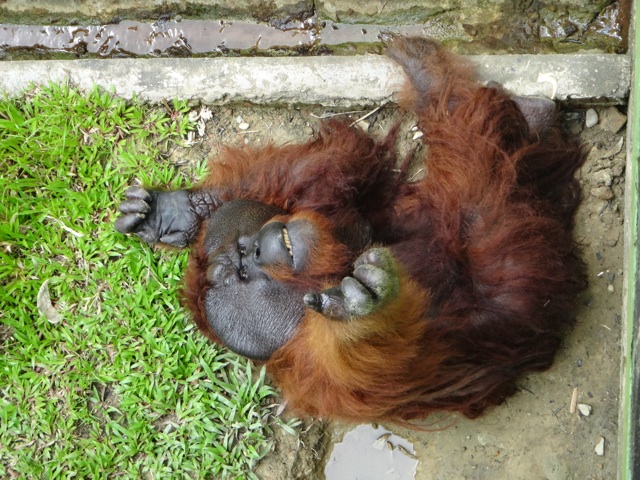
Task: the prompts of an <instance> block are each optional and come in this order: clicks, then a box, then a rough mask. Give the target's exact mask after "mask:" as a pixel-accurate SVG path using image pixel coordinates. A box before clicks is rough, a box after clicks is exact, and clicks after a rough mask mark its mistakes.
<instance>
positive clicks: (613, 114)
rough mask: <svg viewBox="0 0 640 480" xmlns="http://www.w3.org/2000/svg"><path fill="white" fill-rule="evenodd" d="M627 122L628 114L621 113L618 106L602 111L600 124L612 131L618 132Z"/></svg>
mask: <svg viewBox="0 0 640 480" xmlns="http://www.w3.org/2000/svg"><path fill="white" fill-rule="evenodd" d="M625 123H627V117H626V115H624V114H622V113H620V111H619V110H618V109H617V108H616V107H609V108H607V109H606V110H605V111H604V112H602V115H601V118H600V126H601V127H602V128H603V129H604V130H606V131H608V132H611V133H618V132H619V131H620V129H621V128H622V127H624V124H625Z"/></svg>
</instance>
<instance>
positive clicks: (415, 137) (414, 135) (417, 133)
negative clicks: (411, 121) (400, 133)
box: [413, 132, 424, 140]
mask: <svg viewBox="0 0 640 480" xmlns="http://www.w3.org/2000/svg"><path fill="white" fill-rule="evenodd" d="M423 136H424V133H422V132H416V133H414V134H413V139H414V140H417V139H419V138H420V137H423Z"/></svg>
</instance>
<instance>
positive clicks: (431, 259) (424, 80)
mask: <svg viewBox="0 0 640 480" xmlns="http://www.w3.org/2000/svg"><path fill="white" fill-rule="evenodd" d="M390 56H391V57H392V58H394V59H396V60H397V61H398V62H399V63H400V64H401V65H403V66H404V68H405V71H406V72H407V74H408V76H409V79H410V82H409V84H408V85H407V87H406V88H405V90H404V94H403V96H402V105H403V106H404V107H405V108H406V109H408V110H411V111H414V112H416V114H417V115H418V118H419V122H420V127H421V129H422V131H423V132H424V134H425V135H424V139H425V143H426V144H427V145H428V155H427V158H426V159H425V169H426V172H427V173H426V175H425V177H424V178H423V179H422V180H420V181H418V182H415V183H410V182H406V181H404V179H403V178H401V176H400V177H398V175H397V174H394V173H393V172H392V168H393V167H394V164H395V155H394V150H393V144H394V134H393V133H392V134H391V135H390V136H389V137H388V138H387V139H386V140H385V141H383V142H381V143H377V142H374V141H373V140H371V139H370V138H368V137H367V136H366V135H365V134H364V133H363V132H362V131H360V130H358V129H356V128H351V127H349V126H348V125H347V124H345V123H340V122H336V121H330V122H327V123H325V124H324V125H323V126H322V130H321V133H320V135H319V136H318V137H317V138H316V139H314V140H312V141H310V142H309V143H307V144H304V145H289V146H284V147H274V146H269V147H266V148H262V149H258V150H254V149H250V148H242V149H227V150H226V151H225V152H224V154H223V156H222V158H221V159H219V160H218V161H215V162H212V163H211V165H210V170H211V173H210V175H209V177H208V178H207V180H206V181H205V183H204V184H203V185H202V187H201V188H205V189H207V188H210V189H215V191H217V192H222V193H221V199H222V200H223V201H226V200H231V199H235V198H249V199H254V200H259V201H261V202H264V203H269V204H273V205H276V206H278V207H281V208H282V209H284V210H285V211H287V212H288V213H289V214H292V215H303V216H306V218H311V219H312V220H313V219H317V218H319V217H320V216H321V220H319V219H317V220H313V221H314V223H315V224H317V226H318V230H319V231H320V232H323V233H322V235H321V236H322V238H323V240H322V242H321V246H320V249H321V250H322V251H324V252H333V253H329V254H327V253H324V254H319V255H314V256H313V261H312V262H311V264H312V265H311V267H310V268H309V270H307V271H306V272H302V274H300V275H295V274H294V273H292V272H286V271H277V272H276V271H274V272H273V275H274V277H277V278H279V279H280V280H281V281H283V282H285V283H288V284H291V285H292V286H293V288H295V289H298V290H299V291H300V294H301V295H303V294H304V293H305V292H306V291H309V289H316V291H317V289H318V288H323V287H329V286H333V285H337V284H339V282H340V279H341V278H342V277H344V276H345V275H350V274H351V271H352V269H353V265H352V262H353V261H354V260H355V258H356V257H357V256H358V254H359V253H361V252H353V251H345V249H344V247H343V246H342V245H341V244H339V243H338V242H336V241H335V240H332V239H331V236H330V232H329V230H333V231H341V230H344V229H348V228H349V227H350V226H354V225H356V226H357V225H360V224H362V223H363V222H365V223H368V224H370V225H371V227H372V231H373V240H374V242H375V243H377V244H381V245H384V246H387V247H389V248H390V249H391V251H392V252H393V255H394V258H395V259H396V261H397V266H398V271H399V278H400V293H399V295H398V297H397V298H395V299H393V300H392V301H391V302H389V303H388V304H386V305H384V306H383V307H382V308H381V309H380V311H378V312H377V313H376V314H374V315H371V316H369V317H365V318H355V319H352V320H350V321H345V322H341V321H335V320H329V319H327V318H325V317H323V316H322V315H320V314H319V313H316V312H313V311H310V310H309V311H308V312H307V313H306V315H305V317H304V318H303V319H302V322H301V324H300V326H299V328H298V331H297V333H296V334H295V335H294V337H293V338H292V339H291V340H290V341H289V342H288V343H287V344H285V345H284V346H283V347H281V348H280V349H279V350H278V351H277V352H276V353H275V354H274V355H273V356H272V357H271V359H270V360H269V361H268V362H267V364H266V365H267V369H268V372H269V373H270V375H271V376H272V378H273V379H274V381H275V383H276V384H277V385H278V386H279V387H280V388H281V389H282V392H283V395H284V397H285V398H286V399H287V400H288V405H289V406H290V407H292V408H293V409H294V411H296V412H298V413H302V414H310V415H316V416H322V417H334V418H335V417H338V418H344V419H351V420H396V421H404V420H408V419H412V418H415V417H419V416H424V415H426V414H428V413H430V412H433V411H438V410H445V411H454V412H460V413H462V414H464V415H466V416H468V417H476V416H478V415H479V414H481V413H482V412H483V411H484V410H485V409H486V408H487V407H488V406H490V405H496V404H499V403H501V402H502V401H503V400H504V399H505V398H506V397H507V396H509V395H511V394H513V393H515V391H516V380H517V378H518V377H519V376H520V375H521V374H522V373H524V372H527V371H533V370H542V369H545V368H548V367H549V366H550V365H551V363H552V361H553V357H554V354H555V352H556V350H557V348H558V346H559V343H560V339H561V334H562V332H563V329H564V328H565V327H566V326H567V325H569V324H571V322H572V321H573V317H574V314H573V311H574V310H573V304H574V301H575V296H576V295H577V293H578V292H579V291H580V289H581V288H582V278H583V277H582V270H581V262H580V261H579V259H578V257H577V255H576V251H575V245H574V242H573V240H572V236H571V229H572V219H573V214H574V211H575V208H576V206H577V204H578V199H579V186H578V184H577V182H576V180H575V179H574V174H575V171H576V170H577V168H578V167H579V166H580V164H581V163H582V160H583V153H582V151H581V149H580V147H579V145H577V144H576V143H575V142H572V141H569V140H567V139H565V137H564V136H563V134H562V133H561V131H560V130H559V129H558V127H556V126H550V127H549V128H548V129H546V130H545V131H542V132H538V131H536V132H534V131H530V130H529V128H528V126H527V123H526V121H525V119H524V117H523V115H522V113H521V112H520V111H519V110H518V108H517V106H516V105H515V103H514V102H513V101H512V100H511V99H510V98H509V96H508V95H507V94H506V93H505V92H504V91H502V90H500V89H497V88H485V87H482V86H480V85H479V84H478V83H476V82H475V81H474V79H473V73H472V69H471V68H469V67H468V66H467V65H465V64H464V63H463V62H461V61H460V60H458V59H456V58H454V57H453V56H451V55H450V54H449V53H447V52H445V51H444V50H442V49H441V48H439V47H437V46H435V45H434V44H433V43H431V42H428V41H425V40H423V39H398V40H396V41H395V42H394V44H393V45H392V47H391V53H390ZM309 212H311V213H309ZM203 265H204V266H205V267H203ZM204 268H206V254H205V253H204V252H203V250H202V241H200V242H198V243H197V244H196V246H195V247H194V254H193V256H192V259H191V262H190V267H189V273H188V275H187V286H186V293H187V300H188V303H189V306H190V308H191V310H192V311H193V312H194V316H195V319H196V323H197V324H198V326H199V328H200V329H201V330H202V331H203V332H204V333H205V334H207V335H208V336H209V337H210V338H212V339H213V340H216V338H215V335H214V334H213V332H211V331H210V330H209V327H208V326H207V322H206V320H205V315H204V309H203V306H202V293H201V292H202V291H203V290H204V289H205V288H207V284H206V278H205V271H204ZM311 271H312V272H311ZM309 274H310V275H309Z"/></svg>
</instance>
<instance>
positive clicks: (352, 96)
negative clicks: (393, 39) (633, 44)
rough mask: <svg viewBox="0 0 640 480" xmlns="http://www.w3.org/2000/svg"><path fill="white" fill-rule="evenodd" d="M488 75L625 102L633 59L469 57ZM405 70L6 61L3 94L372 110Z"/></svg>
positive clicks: (367, 59)
mask: <svg viewBox="0 0 640 480" xmlns="http://www.w3.org/2000/svg"><path fill="white" fill-rule="evenodd" d="M469 58H471V59H472V60H473V61H474V62H475V63H477V65H478V70H479V74H480V77H481V78H482V79H484V80H494V81H497V82H499V83H501V84H503V85H505V87H507V88H508V89H509V90H511V91H512V92H514V93H516V94H518V95H538V96H544V97H548V98H555V99H558V100H561V101H565V100H571V101H578V102H582V103H609V104H620V103H624V101H625V99H626V97H627V96H628V92H629V81H630V80H629V78H630V74H629V72H630V61H629V58H628V57H627V56H626V55H613V54H597V53H589V54H572V55H482V56H474V57H469ZM402 79H403V76H402V72H401V69H400V68H399V67H398V66H397V65H396V64H395V63H394V62H392V61H391V60H389V59H387V58H386V57H384V56H377V55H364V56H344V57H341V56H327V57H289V58H264V57H262V58H260V57H258V58H255V57H254V58H226V57H219V58H172V59H167V58H151V59H113V60H112V59H109V60H69V61H54V60H50V61H16V62H0V91H4V92H6V93H7V94H8V95H9V96H15V95H19V94H20V93H21V92H22V91H23V90H25V89H27V88H29V86H30V85H31V84H42V83H46V82H49V81H51V82H64V81H67V80H69V81H71V82H73V83H74V84H76V85H77V86H79V87H80V88H83V89H88V88H91V87H92V86H93V85H94V84H97V85H100V86H103V87H105V88H112V89H113V90H114V92H115V93H116V94H118V95H120V96H123V97H126V98H128V97H131V96H132V95H134V94H135V95H137V96H138V97H139V98H142V99H144V100H147V101H150V102H159V101H162V100H163V99H171V98H174V97H179V98H187V99H192V100H195V101H199V102H202V103H206V104H221V103H229V102H251V103H256V104H309V105H311V104H317V105H324V106H342V107H354V106H359V107H363V106H371V105H379V104H384V103H387V102H390V101H393V97H394V94H395V93H396V92H397V91H398V89H399V88H400V86H401V84H402Z"/></svg>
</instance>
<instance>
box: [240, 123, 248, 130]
mask: <svg viewBox="0 0 640 480" xmlns="http://www.w3.org/2000/svg"><path fill="white" fill-rule="evenodd" d="M238 128H239V129H240V130H247V129H248V128H249V124H248V123H247V122H242V123H239V124H238Z"/></svg>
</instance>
